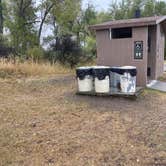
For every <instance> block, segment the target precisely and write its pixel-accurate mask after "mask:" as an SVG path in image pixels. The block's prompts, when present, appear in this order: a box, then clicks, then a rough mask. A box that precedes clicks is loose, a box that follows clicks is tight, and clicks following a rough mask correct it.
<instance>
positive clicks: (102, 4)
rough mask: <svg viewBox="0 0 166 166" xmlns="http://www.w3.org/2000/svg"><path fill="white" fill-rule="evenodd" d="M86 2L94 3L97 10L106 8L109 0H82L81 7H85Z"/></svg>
mask: <svg viewBox="0 0 166 166" xmlns="http://www.w3.org/2000/svg"><path fill="white" fill-rule="evenodd" d="M88 3H91V4H93V5H94V7H95V8H96V9H97V10H100V11H101V10H107V9H108V7H109V5H110V3H111V0H83V7H86V6H87V4H88Z"/></svg>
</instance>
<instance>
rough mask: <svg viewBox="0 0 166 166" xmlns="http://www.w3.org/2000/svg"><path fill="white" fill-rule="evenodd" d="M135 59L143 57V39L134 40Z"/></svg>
mask: <svg viewBox="0 0 166 166" xmlns="http://www.w3.org/2000/svg"><path fill="white" fill-rule="evenodd" d="M134 59H143V41H135V42H134Z"/></svg>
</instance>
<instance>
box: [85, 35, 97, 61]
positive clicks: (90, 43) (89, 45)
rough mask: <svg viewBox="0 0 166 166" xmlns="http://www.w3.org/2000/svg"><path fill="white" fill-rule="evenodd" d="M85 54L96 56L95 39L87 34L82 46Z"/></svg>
mask: <svg viewBox="0 0 166 166" xmlns="http://www.w3.org/2000/svg"><path fill="white" fill-rule="evenodd" d="M84 50H85V53H86V56H88V57H91V58H93V57H95V56H96V39H95V38H94V37H91V36H87V37H86V39H85V47H84Z"/></svg>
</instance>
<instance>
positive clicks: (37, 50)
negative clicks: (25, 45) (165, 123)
mask: <svg viewBox="0 0 166 166" xmlns="http://www.w3.org/2000/svg"><path fill="white" fill-rule="evenodd" d="M27 55H28V58H30V59H32V61H33V62H38V61H39V60H40V59H42V58H43V57H44V50H43V49H42V48H41V47H33V48H31V49H29V50H28V51H27Z"/></svg>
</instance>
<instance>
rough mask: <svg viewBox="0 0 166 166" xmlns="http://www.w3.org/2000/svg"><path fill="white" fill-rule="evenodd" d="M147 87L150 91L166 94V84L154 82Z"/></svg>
mask: <svg viewBox="0 0 166 166" xmlns="http://www.w3.org/2000/svg"><path fill="white" fill-rule="evenodd" d="M147 87H148V88H150V89H155V90H159V91H162V92H166V82H162V81H157V80H153V81H152V82H151V83H150V84H148V85H147Z"/></svg>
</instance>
